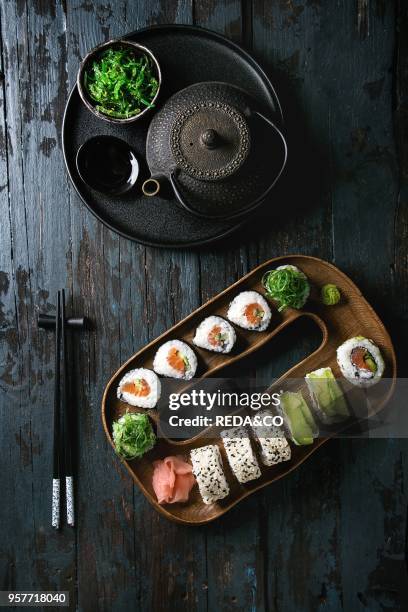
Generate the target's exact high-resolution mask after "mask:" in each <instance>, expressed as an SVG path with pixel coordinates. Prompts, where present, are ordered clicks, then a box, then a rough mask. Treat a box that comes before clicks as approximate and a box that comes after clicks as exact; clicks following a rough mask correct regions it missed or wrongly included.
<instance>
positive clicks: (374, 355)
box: [337, 336, 385, 387]
mask: <svg viewBox="0 0 408 612" xmlns="http://www.w3.org/2000/svg"><path fill="white" fill-rule="evenodd" d="M337 362H338V364H339V366H340V370H341V373H342V374H343V376H344V378H346V379H347V380H348V381H349V382H350V383H351V384H353V385H357V386H359V387H369V386H372V385H375V384H376V383H378V381H379V380H380V379H381V377H382V375H383V374H384V369H385V364H384V359H383V358H382V355H381V352H380V349H379V348H378V346H376V345H375V344H374V342H373V341H372V340H369V339H368V338H364V336H355V337H354V338H350V339H349V340H346V342H344V343H343V344H342V345H341V346H339V348H338V349H337Z"/></svg>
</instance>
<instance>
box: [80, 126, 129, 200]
mask: <svg viewBox="0 0 408 612" xmlns="http://www.w3.org/2000/svg"><path fill="white" fill-rule="evenodd" d="M76 166H77V170H78V173H79V176H80V177H81V179H82V180H83V182H84V183H85V184H86V185H88V186H89V187H91V189H95V190H96V191H99V192H101V193H105V194H108V195H122V194H123V193H126V192H127V191H129V190H130V189H132V187H133V186H134V185H135V184H136V181H137V177H138V176H139V162H138V160H137V157H136V155H135V153H134V151H133V149H132V148H131V147H130V146H129V145H128V144H127V143H126V142H125V141H124V140H121V139H120V138H115V137H114V136H94V137H93V138H90V139H89V140H87V141H86V142H84V144H83V145H81V146H80V147H79V149H78V152H77V155H76Z"/></svg>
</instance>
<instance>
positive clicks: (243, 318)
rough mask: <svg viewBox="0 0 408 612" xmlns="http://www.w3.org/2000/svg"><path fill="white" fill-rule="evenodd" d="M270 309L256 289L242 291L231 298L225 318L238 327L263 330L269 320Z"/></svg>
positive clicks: (270, 315)
mask: <svg viewBox="0 0 408 612" xmlns="http://www.w3.org/2000/svg"><path fill="white" fill-rule="evenodd" d="M271 317H272V313H271V309H270V308H269V305H268V303H267V301H266V300H265V298H264V297H263V296H262V295H261V294H260V293H258V292H257V291H243V292H242V293H239V294H238V295H237V296H235V298H234V299H233V300H232V302H231V304H230V307H229V309H228V313H227V318H228V319H229V320H230V321H231V323H235V325H238V327H242V328H243V329H249V330H251V331H265V330H266V329H267V327H268V325H269V323H270V321H271Z"/></svg>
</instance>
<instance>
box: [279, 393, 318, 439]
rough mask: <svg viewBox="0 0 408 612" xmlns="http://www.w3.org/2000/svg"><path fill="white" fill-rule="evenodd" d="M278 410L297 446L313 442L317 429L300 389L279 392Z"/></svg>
mask: <svg viewBox="0 0 408 612" xmlns="http://www.w3.org/2000/svg"><path fill="white" fill-rule="evenodd" d="M279 410H280V412H281V414H282V417H283V418H284V421H285V424H286V426H287V429H288V431H289V433H290V436H291V438H292V440H293V442H294V443H295V444H297V445H298V446H304V445H307V444H313V440H314V438H316V437H317V436H318V434H319V429H318V427H317V425H316V421H315V420H314V418H313V414H312V413H311V411H310V408H309V406H308V405H307V403H306V401H305V399H304V397H303V395H302V393H301V392H300V391H299V392H298V393H294V392H293V391H284V392H283V393H281V395H280V404H279Z"/></svg>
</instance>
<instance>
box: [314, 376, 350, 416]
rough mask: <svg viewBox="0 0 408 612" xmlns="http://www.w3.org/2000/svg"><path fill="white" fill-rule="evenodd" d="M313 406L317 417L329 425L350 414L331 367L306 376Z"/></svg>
mask: <svg viewBox="0 0 408 612" xmlns="http://www.w3.org/2000/svg"><path fill="white" fill-rule="evenodd" d="M305 380H306V384H307V387H308V389H309V393H310V398H311V400H312V407H313V409H314V411H315V413H316V415H317V417H318V418H319V419H320V420H321V421H322V422H323V423H326V424H327V425H331V424H332V423H336V422H337V421H342V420H344V419H347V418H348V417H349V416H350V413H349V410H348V407H347V403H346V400H345V397H344V395H343V392H342V390H341V388H340V385H339V384H338V382H337V380H336V379H335V378H334V375H333V372H332V370H331V368H319V369H318V370H314V372H309V373H308V374H306V376H305Z"/></svg>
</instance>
